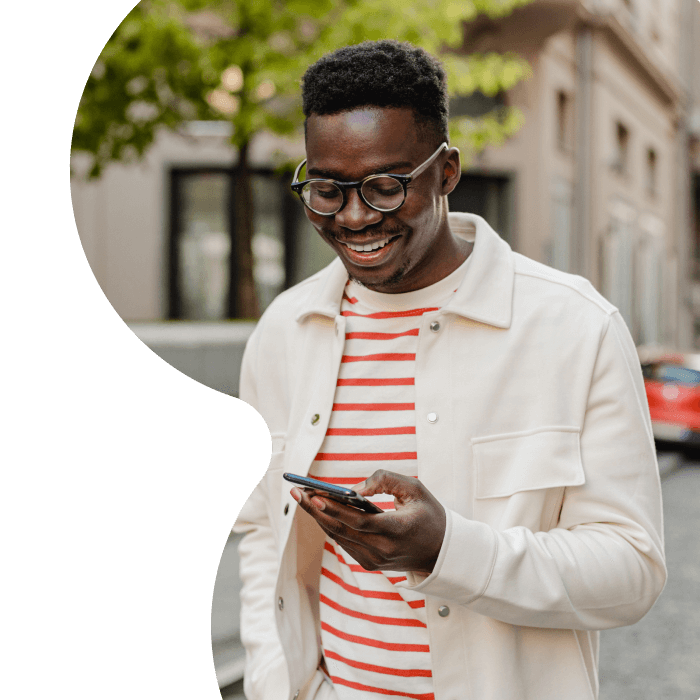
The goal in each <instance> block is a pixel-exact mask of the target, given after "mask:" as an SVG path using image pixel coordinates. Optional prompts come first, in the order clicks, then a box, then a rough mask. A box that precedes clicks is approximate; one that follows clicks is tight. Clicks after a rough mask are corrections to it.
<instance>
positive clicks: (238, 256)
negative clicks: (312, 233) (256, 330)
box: [231, 143, 259, 319]
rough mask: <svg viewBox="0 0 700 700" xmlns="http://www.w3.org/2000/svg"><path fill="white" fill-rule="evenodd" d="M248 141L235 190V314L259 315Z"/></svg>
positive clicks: (235, 182)
mask: <svg viewBox="0 0 700 700" xmlns="http://www.w3.org/2000/svg"><path fill="white" fill-rule="evenodd" d="M248 146H249V144H248V143H244V144H243V145H242V146H241V147H240V149H239V155H238V165H237V166H236V169H235V177H234V192H233V233H234V241H233V251H232V252H233V253H234V256H233V265H232V270H231V292H232V294H231V296H232V302H233V303H232V304H231V306H232V309H231V311H232V315H234V316H235V317H237V318H250V319H254V318H258V315H259V311H258V300H257V296H256V293H255V278H254V277H253V248H252V241H253V233H254V231H253V222H254V211H253V187H252V183H251V173H250V169H249V167H248Z"/></svg>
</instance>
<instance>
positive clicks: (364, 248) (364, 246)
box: [336, 234, 398, 253]
mask: <svg viewBox="0 0 700 700" xmlns="http://www.w3.org/2000/svg"><path fill="white" fill-rule="evenodd" d="M394 238H398V235H397V234H390V235H388V236H384V237H383V238H374V239H372V240H369V241H368V240H366V239H362V240H359V241H343V240H340V239H339V238H336V240H337V241H338V243H342V244H343V245H344V246H346V247H347V248H349V249H350V250H353V251H355V252H356V253H363V252H364V253H371V252H372V251H375V250H379V249H380V248H383V247H384V246H385V245H387V244H388V243H390V242H391V241H392V239H394Z"/></svg>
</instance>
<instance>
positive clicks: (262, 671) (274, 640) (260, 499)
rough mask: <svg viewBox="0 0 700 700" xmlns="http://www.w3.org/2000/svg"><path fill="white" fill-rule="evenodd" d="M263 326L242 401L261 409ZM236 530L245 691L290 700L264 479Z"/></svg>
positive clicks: (251, 351)
mask: <svg viewBox="0 0 700 700" xmlns="http://www.w3.org/2000/svg"><path fill="white" fill-rule="evenodd" d="M259 328H260V326H259V325H258V327H257V328H256V330H255V331H254V332H253V334H252V335H251V337H250V339H249V341H248V344H247V345H246V349H245V352H244V354H243V362H242V367H241V382H240V398H241V399H243V401H245V402H246V403H248V404H250V405H251V406H253V408H255V409H256V410H259V402H258V395H257V384H256V364H257V346H258V342H259ZM233 531H234V532H237V533H243V534H244V537H243V539H242V540H241V543H240V545H239V547H238V554H239V560H240V576H241V582H242V588H241V618H240V619H241V641H242V643H243V646H244V647H245V650H246V666H245V676H244V691H245V695H246V698H248V700H272V699H274V698H286V697H287V695H288V693H285V692H284V691H285V689H287V686H288V685H289V679H288V674H287V665H286V661H285V658H284V653H283V651H282V646H281V644H280V641H279V636H278V634H277V625H276V622H275V608H274V594H275V584H276V580H277V571H278V568H279V558H278V554H277V548H276V546H275V538H274V535H273V533H272V527H271V525H270V521H269V517H268V504H267V489H266V482H265V479H263V480H262V481H261V482H260V483H259V484H258V485H257V486H256V488H255V490H254V491H253V493H252V494H251V496H250V498H249V499H248V500H247V501H246V503H245V504H244V505H243V508H242V509H241V512H240V514H239V515H238V518H237V520H236V523H235V525H234V527H233Z"/></svg>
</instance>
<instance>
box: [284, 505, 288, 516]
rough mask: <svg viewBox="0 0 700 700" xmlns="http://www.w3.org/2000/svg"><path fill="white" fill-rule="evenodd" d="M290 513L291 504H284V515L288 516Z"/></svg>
mask: <svg viewBox="0 0 700 700" xmlns="http://www.w3.org/2000/svg"><path fill="white" fill-rule="evenodd" d="M287 513H289V503H285V504H284V514H285V515H287Z"/></svg>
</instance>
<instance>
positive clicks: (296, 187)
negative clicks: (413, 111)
mask: <svg viewBox="0 0 700 700" xmlns="http://www.w3.org/2000/svg"><path fill="white" fill-rule="evenodd" d="M447 148H449V145H448V143H447V141H443V142H442V143H441V144H440V147H439V148H438V149H437V151H435V153H433V155H431V156H430V158H428V160H426V161H424V162H423V163H421V164H420V165H419V166H418V167H417V168H416V169H415V170H413V171H412V172H410V173H408V174H407V175H398V174H394V173H376V174H374V175H368V176H367V177H365V178H363V179H362V180H357V181H355V182H341V181H339V180H330V179H328V178H323V177H316V178H311V179H310V180H304V181H303V182H298V181H297V178H298V177H299V173H300V172H301V169H302V168H303V167H304V165H305V164H306V161H307V159H306V158H304V160H302V161H301V163H299V165H298V166H297V169H296V170H295V171H294V179H293V180H292V184H291V188H292V190H293V191H294V192H296V193H297V194H298V195H299V199H301V202H302V204H303V205H304V206H305V207H307V209H309V210H310V211H312V212H313V213H314V214H318V215H319V216H335V215H336V214H338V213H339V212H341V211H342V210H343V209H344V208H345V205H346V204H347V203H348V199H347V196H346V190H348V189H351V190H352V189H355V190H357V194H358V195H359V197H360V199H361V200H362V202H363V203H364V204H365V205H366V206H368V207H369V208H370V209H374V211H379V212H381V213H382V214H389V213H391V212H394V211H397V210H399V209H400V208H401V207H402V206H403V205H404V204H405V203H406V197H407V196H408V189H407V186H408V184H409V183H410V182H412V181H413V180H414V179H415V178H417V177H418V176H419V175H421V174H422V173H423V172H425V171H426V170H427V169H428V168H429V167H430V166H431V165H432V163H433V161H434V160H435V159H436V158H437V157H438V156H439V155H440V153H442V151H443V149H447ZM379 177H393V178H394V180H396V181H397V182H398V183H399V184H400V185H401V186H402V187H403V201H402V202H401V204H399V205H398V206H396V207H393V208H392V209H379V208H378V207H375V206H374V205H373V204H370V203H369V202H368V201H367V200H366V199H365V196H364V195H363V194H362V186H363V185H364V184H365V182H367V181H368V180H372V179H375V178H379ZM310 182H330V183H332V184H333V185H335V186H336V187H337V188H338V189H339V190H340V193H341V194H342V195H343V202H342V204H341V205H340V207H339V208H338V209H336V210H335V211H334V212H332V213H330V214H325V213H323V212H320V211H316V210H315V209H312V208H311V207H310V206H309V205H308V204H307V203H306V202H305V201H304V197H303V196H302V194H301V191H302V189H303V188H304V186H305V185H308V184H309V183H310Z"/></svg>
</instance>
